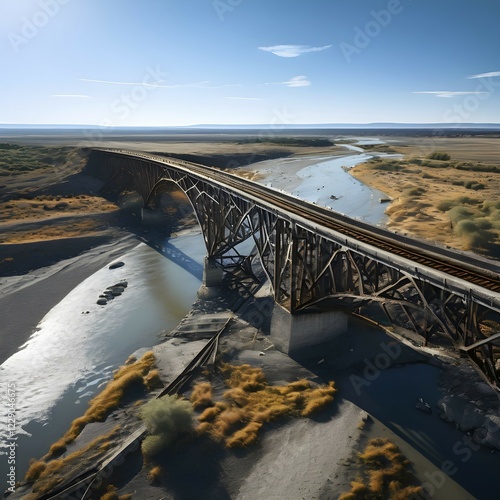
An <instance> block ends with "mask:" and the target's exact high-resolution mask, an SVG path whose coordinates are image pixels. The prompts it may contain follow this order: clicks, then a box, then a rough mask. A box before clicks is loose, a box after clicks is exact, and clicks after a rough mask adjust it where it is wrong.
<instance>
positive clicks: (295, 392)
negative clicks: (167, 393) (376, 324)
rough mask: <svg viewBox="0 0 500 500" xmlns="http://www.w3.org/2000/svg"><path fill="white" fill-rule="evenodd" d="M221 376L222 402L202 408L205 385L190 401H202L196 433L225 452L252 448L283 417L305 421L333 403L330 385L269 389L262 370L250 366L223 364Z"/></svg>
mask: <svg viewBox="0 0 500 500" xmlns="http://www.w3.org/2000/svg"><path fill="white" fill-rule="evenodd" d="M222 373H223V375H224V377H225V382H226V384H227V385H228V387H229V389H228V390H227V391H226V392H225V393H224V395H223V401H218V402H216V403H215V404H214V403H213V402H212V403H211V405H209V404H205V403H207V399H206V398H200V396H201V395H203V394H208V392H209V387H208V386H210V384H209V383H207V382H204V383H203V391H202V390H201V389H200V388H196V387H195V390H196V393H195V391H193V395H192V396H191V400H192V401H193V402H194V401H196V402H197V401H200V400H203V401H204V406H206V408H205V410H204V411H203V412H202V413H201V414H200V415H199V416H198V421H199V422H200V424H199V425H198V428H197V431H198V433H199V434H208V435H210V436H211V437H212V438H214V439H215V440H217V441H219V442H222V443H224V444H225V446H227V447H228V448H236V447H240V448H241V447H245V446H248V445H250V444H252V443H253V442H254V441H255V440H256V439H257V436H258V432H259V430H260V429H261V427H262V426H263V425H264V424H265V423H267V422H272V421H274V420H277V419H279V418H283V417H287V416H290V417H300V416H302V417H308V416H310V415H312V414H313V413H315V412H318V411H320V410H322V409H323V408H324V407H325V406H326V405H328V404H330V403H331V402H332V401H333V396H334V394H335V392H336V389H335V387H334V385H333V382H330V384H329V385H328V386H325V387H316V386H315V385H313V383H312V382H310V381H308V380H299V381H297V382H292V383H290V384H288V385H285V386H270V385H269V384H268V383H267V380H266V378H265V376H264V373H263V372H262V370H261V369H260V368H253V367H251V366H250V365H240V366H234V365H228V364H226V365H223V366H222ZM199 385H201V384H199ZM210 394H211V387H210ZM198 406H202V405H198Z"/></svg>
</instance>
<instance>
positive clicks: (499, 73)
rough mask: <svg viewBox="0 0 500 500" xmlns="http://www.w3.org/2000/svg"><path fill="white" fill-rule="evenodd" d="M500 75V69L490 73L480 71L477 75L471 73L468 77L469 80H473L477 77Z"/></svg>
mask: <svg viewBox="0 0 500 500" xmlns="http://www.w3.org/2000/svg"><path fill="white" fill-rule="evenodd" d="M498 76H500V71H490V72H489V73H479V74H477V75H471V76H468V77H467V78H468V79H469V80H473V79H475V78H496V77H498Z"/></svg>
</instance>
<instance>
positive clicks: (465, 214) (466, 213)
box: [449, 206, 473, 224]
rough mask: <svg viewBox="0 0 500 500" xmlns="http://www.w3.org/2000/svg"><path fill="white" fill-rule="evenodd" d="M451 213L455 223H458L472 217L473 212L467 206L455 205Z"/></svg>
mask: <svg viewBox="0 0 500 500" xmlns="http://www.w3.org/2000/svg"><path fill="white" fill-rule="evenodd" d="M449 215H450V219H451V221H452V222H453V224H457V223H458V222H460V221H461V220H464V219H470V218H471V217H472V215H473V213H472V212H471V211H470V210H468V209H467V208H465V207H459V206H455V207H453V208H452V209H451V210H450V212H449Z"/></svg>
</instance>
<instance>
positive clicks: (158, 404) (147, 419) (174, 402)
mask: <svg viewBox="0 0 500 500" xmlns="http://www.w3.org/2000/svg"><path fill="white" fill-rule="evenodd" d="M140 416H141V418H142V420H143V422H144V424H145V426H146V429H147V430H148V431H149V433H150V435H149V436H147V437H146V439H145V440H144V441H143V443H142V452H143V454H144V456H145V457H148V458H151V457H153V456H154V455H157V454H158V453H159V452H160V451H162V450H163V449H165V448H166V447H167V446H169V445H170V443H172V441H173V440H174V439H175V438H176V437H177V436H178V435H179V434H181V433H183V432H191V431H192V430H193V407H192V405H191V403H190V402H189V401H186V400H184V399H180V398H178V397H177V396H164V397H162V398H159V399H153V400H151V401H149V402H147V403H146V404H145V405H144V406H143V407H142V408H141V410H140Z"/></svg>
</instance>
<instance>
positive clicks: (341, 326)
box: [271, 304, 349, 354]
mask: <svg viewBox="0 0 500 500" xmlns="http://www.w3.org/2000/svg"><path fill="white" fill-rule="evenodd" d="M348 320H349V316H348V315H347V314H346V313H344V312H342V311H325V312H312V313H304V314H294V315H292V314H290V313H289V312H288V311H287V310H286V309H284V308H283V307H281V306H280V305H278V304H275V305H274V309H273V312H272V317H271V331H272V333H273V337H274V338H275V339H277V340H276V341H275V345H276V347H277V348H278V349H279V350H280V351H282V352H284V353H287V354H292V353H293V352H296V351H299V350H300V349H303V348H305V347H311V346H315V345H318V344H322V343H325V342H329V341H330V340H332V339H334V338H335V337H337V336H338V335H342V334H344V333H346V332H347V327H348Z"/></svg>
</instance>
